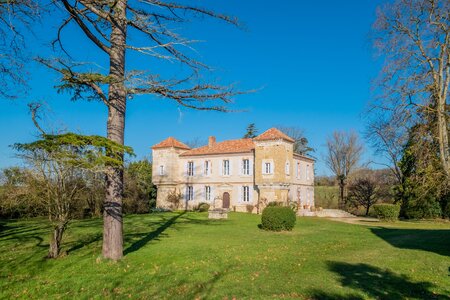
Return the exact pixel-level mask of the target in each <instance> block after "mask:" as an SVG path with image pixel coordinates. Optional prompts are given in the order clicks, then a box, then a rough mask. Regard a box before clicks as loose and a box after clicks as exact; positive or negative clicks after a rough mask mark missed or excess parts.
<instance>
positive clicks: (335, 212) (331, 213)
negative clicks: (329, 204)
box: [315, 209, 356, 218]
mask: <svg viewBox="0 0 450 300" xmlns="http://www.w3.org/2000/svg"><path fill="white" fill-rule="evenodd" d="M315 215H316V217H321V218H356V217H355V216H354V215H352V214H351V213H349V212H346V211H343V210H341V209H323V210H321V211H316V212H315Z"/></svg>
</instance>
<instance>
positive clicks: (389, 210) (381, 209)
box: [373, 203, 400, 221]
mask: <svg viewBox="0 0 450 300" xmlns="http://www.w3.org/2000/svg"><path fill="white" fill-rule="evenodd" d="M373 210H374V211H375V213H376V214H377V217H378V219H380V220H385V221H396V220H398V216H399V215H400V206H398V205H394V204H386V203H383V204H375V205H374V206H373Z"/></svg>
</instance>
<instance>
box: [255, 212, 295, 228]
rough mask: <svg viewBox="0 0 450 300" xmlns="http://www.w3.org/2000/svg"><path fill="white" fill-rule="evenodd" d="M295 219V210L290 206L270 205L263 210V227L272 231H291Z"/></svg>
mask: <svg viewBox="0 0 450 300" xmlns="http://www.w3.org/2000/svg"><path fill="white" fill-rule="evenodd" d="M295 221H296V217H295V212H294V211H293V210H292V209H291V208H290V207H282V206H268V207H266V208H265V209H264V210H263V212H262V216H261V228H262V229H264V230H270V231H282V230H287V231H291V230H292V228H294V226H295Z"/></svg>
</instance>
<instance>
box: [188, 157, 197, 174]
mask: <svg viewBox="0 0 450 300" xmlns="http://www.w3.org/2000/svg"><path fill="white" fill-rule="evenodd" d="M191 167H192V168H191ZM194 168H195V165H194V161H192V160H190V161H188V167H187V176H189V177H192V176H194Z"/></svg>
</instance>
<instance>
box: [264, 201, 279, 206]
mask: <svg viewBox="0 0 450 300" xmlns="http://www.w3.org/2000/svg"><path fill="white" fill-rule="evenodd" d="M273 206H283V202H278V201H271V202H269V203H267V207H273Z"/></svg>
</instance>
